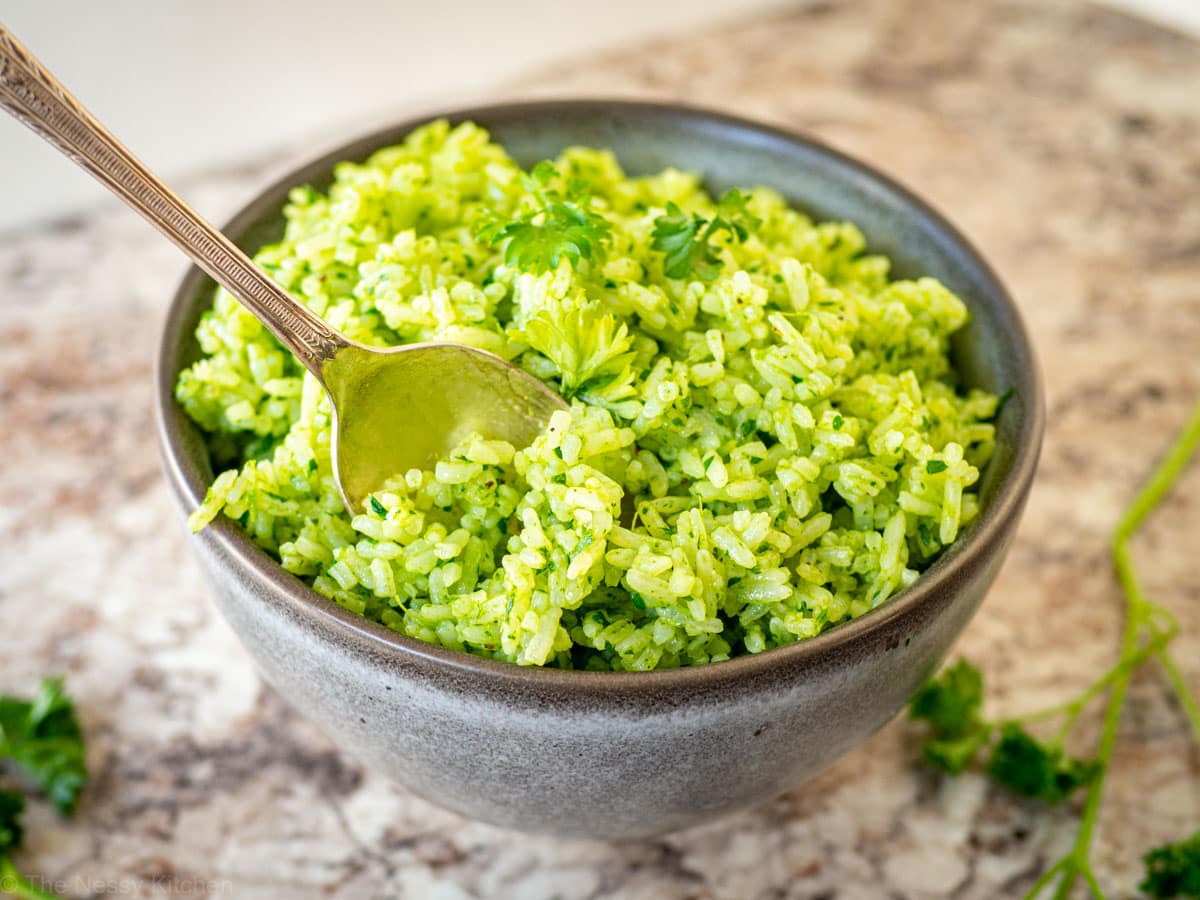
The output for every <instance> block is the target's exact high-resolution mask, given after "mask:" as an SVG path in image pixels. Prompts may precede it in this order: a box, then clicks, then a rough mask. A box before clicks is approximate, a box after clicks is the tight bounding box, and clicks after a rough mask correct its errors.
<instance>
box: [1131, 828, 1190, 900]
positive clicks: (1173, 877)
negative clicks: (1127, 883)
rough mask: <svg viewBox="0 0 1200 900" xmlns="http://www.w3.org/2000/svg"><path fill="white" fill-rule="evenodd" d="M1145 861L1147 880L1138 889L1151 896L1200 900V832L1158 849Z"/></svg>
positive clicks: (1165, 899) (1147, 856) (1165, 898)
mask: <svg viewBox="0 0 1200 900" xmlns="http://www.w3.org/2000/svg"><path fill="white" fill-rule="evenodd" d="M1142 860H1143V862H1145V864H1146V880H1145V881H1143V882H1142V883H1141V884H1140V885H1138V887H1140V888H1141V889H1142V890H1143V891H1145V892H1146V893H1147V894H1149V895H1150V896H1151V897H1155V898H1157V900H1167V898H1168V897H1195V898H1200V831H1197V832H1196V833H1195V834H1193V835H1192V836H1191V837H1190V838H1186V839H1185V840H1182V841H1179V842H1177V843H1174V844H1165V845H1163V846H1162V847H1156V848H1155V849H1153V850H1151V851H1150V852H1149V853H1147V854H1146V855H1145V856H1144V857H1143V858H1142Z"/></svg>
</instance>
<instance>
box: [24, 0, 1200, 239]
mask: <svg viewBox="0 0 1200 900" xmlns="http://www.w3.org/2000/svg"><path fill="white" fill-rule="evenodd" d="M845 2H850V3H853V2H856V0H845ZM1106 2H1108V3H1109V5H1112V6H1120V7H1124V8H1126V9H1130V10H1135V11H1137V12H1139V13H1141V14H1143V15H1146V16H1149V17H1151V18H1154V19H1157V20H1159V21H1161V22H1164V23H1166V24H1171V25H1174V26H1176V27H1179V28H1182V29H1185V30H1192V31H1195V32H1197V33H1200V0H1106ZM786 5H787V4H785V3H780V2H779V0H706V2H704V3H695V2H682V0H669V2H657V3H655V2H650V3H647V2H645V0H605V2H604V3H594V2H593V3H563V2H558V0H508V2H504V3H486V2H480V0H436V2H433V3H429V2H414V0H400V2H387V0H340V2H339V3H337V4H329V3H328V2H327V0H290V2H288V3H287V4H279V3H274V2H272V3H247V2H245V0H207V2H204V3H186V4H185V3H163V2H161V0H108V2H105V3H87V4H85V3H71V2H57V3H56V2H47V0H5V3H4V5H3V8H2V9H0V16H2V20H3V21H4V22H5V24H7V25H8V27H9V28H11V29H12V30H13V31H14V32H15V33H16V34H17V35H18V36H19V37H20V38H21V39H22V40H23V41H24V42H25V43H26V44H27V45H28V46H29V47H30V49H31V50H33V52H34V53H35V54H37V55H38V56H39V57H41V59H42V60H43V61H45V62H46V63H47V65H49V67H50V68H51V70H52V71H53V72H54V73H55V74H56V75H58V77H59V78H61V79H62V80H63V81H64V82H65V83H66V84H67V85H68V86H69V87H70V88H72V89H73V90H74V91H75V92H76V93H77V94H78V95H79V97H80V98H81V99H82V100H83V102H84V103H85V104H86V105H87V106H88V107H89V108H90V109H91V110H92V111H93V112H94V113H95V114H96V116H97V117H99V118H100V120H101V121H103V122H104V123H105V124H107V125H108V126H109V127H110V128H111V129H112V130H113V131H114V132H115V133H116V134H117V135H118V136H119V137H120V138H122V139H123V140H124V141H125V142H126V143H127V144H128V145H129V146H130V147H131V148H132V149H133V151H134V152H135V153H137V154H138V155H139V156H141V157H142V159H144V160H145V161H146V162H147V163H148V164H149V165H150V167H151V168H152V169H154V170H156V171H157V172H159V173H160V174H161V175H163V176H164V177H165V178H167V179H170V178H172V177H178V176H179V175H180V174H183V173H187V172H192V171H195V170H197V169H201V168H210V167H213V166H217V165H221V164H227V163H230V162H234V161H238V160H254V159H256V158H261V157H262V156H263V155H264V154H267V153H268V152H270V151H271V150H274V149H278V148H281V147H286V146H292V145H295V144H297V143H298V142H305V143H314V144H318V145H319V144H326V143H329V144H331V143H335V142H339V141H342V140H344V139H345V137H346V134H347V133H353V132H355V131H361V130H365V129H367V128H369V127H370V126H371V122H372V120H373V119H374V118H378V119H379V121H380V122H384V121H386V120H388V119H394V118H396V117H398V115H400V114H402V113H404V112H410V111H417V110H419V109H420V108H421V107H422V106H423V105H430V106H431V105H433V104H435V103H437V102H438V101H443V100H453V99H459V98H469V97H471V96H473V95H481V94H483V93H486V92H487V91H489V90H490V89H494V88H495V87H496V86H497V85H499V84H502V83H504V82H505V81H508V80H511V79H514V78H516V77H518V76H520V75H522V74H524V73H527V72H530V71H534V70H537V69H539V68H540V67H543V66H546V65H548V64H552V63H557V64H561V63H563V62H569V61H570V60H571V59H572V58H574V57H577V56H580V55H583V54H587V53H593V52H598V51H603V50H605V49H608V48H612V49H619V48H621V47H622V46H624V45H627V44H628V43H630V42H631V41H638V42H640V41H644V40H646V39H650V38H653V37H669V36H677V35H679V34H680V33H683V32H687V31H690V30H693V29H697V28H700V27H703V26H705V25H712V24H715V23H720V22H721V21H728V20H733V19H735V18H737V17H738V16H739V15H742V14H745V13H750V12H757V11H762V10H769V9H771V8H779V7H783V6H786ZM955 8H956V4H955V3H954V2H947V3H946V14H947V15H954V11H955ZM68 22H69V24H67V23H68ZM796 52H797V53H803V52H804V48H803V47H797V48H796ZM0 158H3V160H4V163H5V165H3V166H0V197H3V198H4V199H3V202H2V203H0V230H7V229H11V228H14V227H19V226H21V225H24V224H28V223H31V222H36V221H39V220H44V219H47V218H53V217H56V216H62V215H67V214H70V213H71V212H73V211H75V210H78V209H81V208H86V207H87V206H89V205H94V204H95V203H97V202H99V201H100V200H102V199H104V197H105V193H104V189H103V188H101V187H99V186H98V185H96V184H95V183H93V182H92V181H91V180H90V179H89V178H88V177H87V176H85V175H84V174H83V173H82V172H81V171H79V170H76V169H75V168H74V167H71V166H68V165H64V164H63V161H62V159H60V158H59V156H58V154H57V153H56V152H55V151H52V150H51V149H50V148H49V147H47V146H45V145H44V144H43V143H42V142H41V140H40V139H38V138H35V137H34V136H33V134H32V133H29V132H27V131H25V129H24V128H23V127H22V126H20V125H18V124H17V123H16V122H14V121H12V120H10V119H9V118H8V117H3V118H0Z"/></svg>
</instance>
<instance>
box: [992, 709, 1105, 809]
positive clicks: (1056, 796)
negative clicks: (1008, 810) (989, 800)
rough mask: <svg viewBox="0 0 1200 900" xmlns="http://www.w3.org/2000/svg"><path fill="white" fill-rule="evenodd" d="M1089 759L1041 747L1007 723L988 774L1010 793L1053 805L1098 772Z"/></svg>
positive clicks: (1049, 745)
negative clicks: (1077, 757) (1073, 756)
mask: <svg viewBox="0 0 1200 900" xmlns="http://www.w3.org/2000/svg"><path fill="white" fill-rule="evenodd" d="M1099 770H1100V767H1099V765H1098V764H1097V763H1096V762H1095V761H1092V760H1081V759H1072V758H1071V757H1069V756H1067V755H1066V754H1065V753H1063V751H1062V748H1061V747H1058V746H1056V745H1053V744H1044V743H1042V742H1041V741H1038V740H1037V739H1036V738H1034V737H1033V736H1032V735H1031V734H1029V732H1027V731H1026V730H1025V729H1024V728H1022V727H1021V726H1020V725H1017V724H1015V723H1012V722H1010V723H1009V724H1007V725H1005V726H1004V728H1003V730H1002V731H1001V733H1000V740H999V741H998V742H997V744H996V749H995V750H993V751H992V759H991V762H989V763H988V775H990V776H991V777H992V779H993V780H995V781H996V782H998V783H999V784H1002V785H1004V786H1005V787H1006V788H1008V789H1009V790H1011V791H1013V792H1015V793H1017V794H1022V795H1024V796H1026V797H1034V798H1036V799H1038V800H1041V801H1043V802H1045V803H1048V804H1050V805H1051V806H1053V805H1054V804H1056V803H1061V802H1062V801H1063V800H1065V799H1067V797H1069V796H1070V795H1071V794H1072V793H1074V792H1075V790H1076V789H1077V788H1080V787H1082V786H1083V785H1085V784H1087V783H1088V782H1089V781H1091V780H1092V779H1093V778H1095V777H1096V775H1097V774H1098V773H1099Z"/></svg>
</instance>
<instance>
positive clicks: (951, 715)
mask: <svg viewBox="0 0 1200 900" xmlns="http://www.w3.org/2000/svg"><path fill="white" fill-rule="evenodd" d="M982 709H983V675H982V674H981V673H980V671H979V670H978V669H977V668H975V667H974V666H973V665H971V664H970V663H969V662H967V661H966V660H965V659H960V660H959V661H958V662H957V663H955V664H954V665H953V666H951V667H950V668H948V669H946V670H945V671H944V672H942V674H941V675H939V676H938V677H937V678H932V679H930V680H929V681H927V682H926V683H925V684H924V685H922V687H921V688H920V690H918V691H917V692H916V693H915V694H914V695H913V698H912V700H910V701H909V706H908V711H909V716H910V717H911V718H913V719H925V720H927V721H928V722H929V725H930V727H931V728H932V729H933V733H934V734H935V735H937V736H938V737H940V738H958V737H962V736H963V735H964V734H966V733H967V732H969V731H970V730H971V729H972V728H973V727H974V726H975V725H978V724H979V722H980V720H981V719H980V712H981V710H982Z"/></svg>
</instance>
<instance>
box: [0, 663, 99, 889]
mask: <svg viewBox="0 0 1200 900" xmlns="http://www.w3.org/2000/svg"><path fill="white" fill-rule="evenodd" d="M2 763H11V764H13V766H14V768H15V769H16V770H17V771H18V773H20V774H22V775H24V776H25V777H26V778H27V779H29V780H30V781H31V782H32V783H33V784H35V785H36V786H37V787H38V788H39V789H41V791H42V792H43V793H44V794H45V795H46V797H47V798H48V799H49V800H50V802H51V803H53V804H54V806H55V808H56V809H57V810H58V811H59V812H60V813H62V814H63V815H70V813H72V812H73V811H74V809H75V806H76V805H77V803H78V802H79V792H80V791H81V790H82V789H83V787H84V785H85V784H86V783H87V777H88V776H87V766H86V763H85V761H84V745H83V733H82V731H81V730H80V728H79V720H78V718H77V717H76V715H75V706H74V704H73V703H72V702H71V700H70V698H68V697H67V696H66V694H64V693H63V685H62V680H61V679H57V678H53V679H46V680H45V681H43V682H42V684H41V687H40V688H39V690H38V693H37V696H35V697H34V698H33V699H32V700H22V699H20V698H17V697H0V764H2ZM24 811H25V798H24V797H22V796H21V795H20V794H19V793H17V792H15V791H8V790H0V894H6V895H10V896H13V897H21V898H26V900H49V898H52V897H54V896H55V895H54V894H51V893H48V892H46V891H44V890H42V889H41V888H39V887H38V886H37V885H35V884H33V883H32V882H31V881H29V880H28V879H27V878H25V877H24V876H22V875H21V873H20V872H18V871H17V867H16V865H15V864H14V863H13V861H12V859H10V854H11V853H12V852H13V851H14V850H18V849H20V846H21V842H22V840H23V839H24V836H25V832H24V828H23V827H22V825H21V815H22V813H24Z"/></svg>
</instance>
